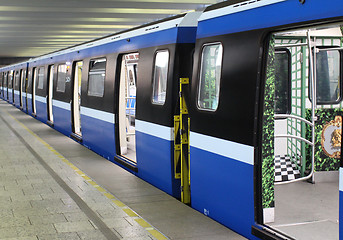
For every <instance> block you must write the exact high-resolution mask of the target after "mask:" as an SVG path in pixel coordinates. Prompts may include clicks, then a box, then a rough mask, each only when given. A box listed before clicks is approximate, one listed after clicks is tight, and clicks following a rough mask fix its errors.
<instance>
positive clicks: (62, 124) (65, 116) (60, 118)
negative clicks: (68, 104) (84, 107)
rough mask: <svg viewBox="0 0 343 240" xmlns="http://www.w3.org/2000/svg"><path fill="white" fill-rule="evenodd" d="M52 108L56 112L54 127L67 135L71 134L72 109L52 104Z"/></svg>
mask: <svg viewBox="0 0 343 240" xmlns="http://www.w3.org/2000/svg"><path fill="white" fill-rule="evenodd" d="M52 110H53V113H54V128H55V129H56V130H57V131H59V132H61V133H63V134H64V135H66V136H70V134H71V131H72V130H71V124H70V123H71V116H70V110H66V109H64V108H60V107H57V106H54V105H53V106H52Z"/></svg>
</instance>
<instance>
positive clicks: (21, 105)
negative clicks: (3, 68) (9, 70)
mask: <svg viewBox="0 0 343 240" xmlns="http://www.w3.org/2000/svg"><path fill="white" fill-rule="evenodd" d="M24 71H25V70H20V81H19V107H20V108H21V109H23V83H25V80H24Z"/></svg>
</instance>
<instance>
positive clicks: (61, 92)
mask: <svg viewBox="0 0 343 240" xmlns="http://www.w3.org/2000/svg"><path fill="white" fill-rule="evenodd" d="M63 65H64V66H66V71H65V74H66V75H65V79H64V90H63V91H61V90H59V89H58V75H59V67H60V66H63ZM54 66H55V65H54ZM67 67H68V64H67V63H65V62H64V63H59V64H57V68H56V70H54V71H56V93H60V94H64V93H65V92H66V86H67V78H68V71H67Z"/></svg>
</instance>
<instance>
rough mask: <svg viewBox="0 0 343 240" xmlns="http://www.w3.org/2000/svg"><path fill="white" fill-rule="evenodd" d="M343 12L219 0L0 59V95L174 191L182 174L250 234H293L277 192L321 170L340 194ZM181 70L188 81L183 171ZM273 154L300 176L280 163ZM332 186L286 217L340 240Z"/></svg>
mask: <svg viewBox="0 0 343 240" xmlns="http://www.w3.org/2000/svg"><path fill="white" fill-rule="evenodd" d="M342 13H343V4H342V2H341V1H339V0H332V1H330V3H323V2H322V1H320V0H313V1H299V0H272V1H269V0H252V1H242V0H234V1H228V2H222V3H219V4H216V5H213V6H210V7H208V8H207V9H206V10H205V11H204V12H203V13H200V12H195V13H188V14H184V15H180V16H176V17H172V18H168V19H165V20H161V21H158V22H155V23H151V24H147V25H144V26H141V27H137V28H135V29H132V30H128V31H125V32H122V33H118V34H115V35H112V36H108V37H105V38H102V39H99V40H95V41H92V42H89V43H85V44H81V45H78V46H75V47H72V48H68V49H65V50H61V51H58V52H55V53H51V54H48V55H44V56H41V57H38V58H34V59H31V60H30V61H29V62H28V63H22V64H17V65H12V66H8V67H4V68H1V69H0V72H1V86H0V87H1V98H2V99H4V100H6V101H8V102H9V103H14V104H15V106H17V107H18V108H22V110H23V111H24V112H27V113H28V114H30V115H33V116H34V117H36V118H37V119H38V120H40V121H42V122H44V123H47V124H49V125H50V126H51V127H53V128H54V129H56V130H57V131H60V132H61V133H63V134H65V135H67V136H70V137H71V138H73V139H74V140H76V141H78V142H80V144H82V145H84V146H86V147H88V148H90V149H92V150H93V151H95V152H96V153H98V154H100V155H101V156H103V157H105V158H107V159H108V160H110V161H113V162H115V163H116V164H119V165H120V166H122V167H123V168H125V169H127V170H128V171H130V172H131V173H133V174H136V175H137V176H139V177H140V178H142V179H144V180H146V181H148V182H149V183H151V184H153V185H155V186H156V187H158V188H160V189H162V190H163V191H165V192H167V193H168V194H170V195H172V196H174V197H176V198H180V197H181V199H182V201H184V199H185V198H184V195H183V194H185V192H184V191H185V190H184V189H185V186H184V185H182V184H183V183H182V181H183V180H182V177H181V180H180V177H179V175H182V176H186V178H187V179H186V181H185V182H188V183H190V186H187V188H190V189H189V192H188V194H189V196H188V199H189V202H187V201H185V202H186V203H188V204H190V205H191V206H192V207H193V208H195V209H196V210H198V211H199V212H202V213H203V214H205V215H207V216H208V217H211V218H213V219H215V220H216V221H218V222H220V223H222V224H224V225H225V226H227V227H229V228H231V229H233V230H234V231H236V232H238V233H240V234H242V235H243V236H245V237H247V238H249V239H257V238H262V239H264V238H268V239H287V238H289V236H293V237H294V238H301V237H302V236H301V233H300V232H301V231H297V230H294V229H293V228H292V226H298V225H297V224H296V222H292V221H294V219H292V220H289V219H287V217H288V216H289V215H287V214H285V213H284V212H283V210H284V205H285V202H284V201H283V199H282V198H284V195H282V192H287V194H288V195H287V197H289V198H291V199H293V200H294V199H296V198H297V197H299V196H297V195H296V193H297V191H298V192H303V193H304V200H303V201H304V202H306V201H307V202H309V200H308V199H309V198H310V197H311V196H313V195H315V196H320V194H321V193H318V192H317V190H316V187H313V186H314V185H316V186H318V187H317V188H318V189H319V188H320V186H322V185H321V182H320V179H324V178H325V179H329V178H330V179H331V180H332V179H333V180H332V181H331V182H334V184H329V185H325V186H327V189H333V192H335V190H337V191H336V192H337V193H338V189H335V187H332V186H334V185H335V184H336V183H337V184H338V178H339V179H340V181H339V182H340V184H339V190H340V191H339V196H340V199H342V194H343V193H342V191H343V186H342V183H341V182H342V179H343V176H342V172H343V170H342V169H341V168H340V166H341V165H340V164H341V163H340V152H341V151H340V148H341V144H340V141H341V140H340V139H341V138H339V136H340V132H339V131H340V129H341V125H342V119H341V118H339V116H340V115H341V113H342V103H341V101H342V96H343V92H342V89H343V77H342V75H343V74H342V72H343V50H342V39H343V38H342V29H343V28H342V25H343V16H342ZM180 78H182V79H185V78H188V79H190V84H189V92H188V90H187V94H186V100H185V102H187V104H188V110H189V111H186V112H187V114H189V118H190V134H189V135H190V136H189V142H187V144H189V159H188V160H187V161H188V162H187V161H186V165H187V166H188V168H186V170H182V168H181V170H180V171H181V173H180V172H177V171H179V170H176V169H178V165H177V161H176V160H175V159H176V157H175V156H176V155H177V154H176V153H177V150H176V149H177V147H174V144H175V142H176V138H179V137H178V135H177V134H175V132H177V131H179V130H176V129H175V126H176V125H175V124H176V122H177V121H176V120H175V119H177V118H174V115H178V113H177V112H178V111H181V110H180V109H179V108H181V105H182V104H183V100H182V99H183V98H181V99H179V96H180V95H181V94H180V92H181V91H182V90H181V89H182V81H183V80H181V87H180V85H179V84H180V83H179V79H180ZM187 81H188V80H187ZM187 81H185V82H187ZM180 102H181V104H180ZM179 106H180V107H179ZM174 131H175V132H174ZM283 131H285V133H283ZM280 132H282V134H280ZM183 134H185V132H182V130H181V131H180V135H183ZM325 138H326V139H330V140H329V141H326V142H325ZM323 139H324V140H323ZM186 152H187V151H186ZM186 155H188V154H186ZM280 158H283V159H286V158H287V159H289V160H290V162H291V163H290V164H291V166H294V168H293V167H292V171H298V172H297V173H296V174H297V175H296V176H293V178H291V177H289V176H288V175H287V179H285V178H286V176H284V175H282V173H280V172H278V170H277V169H278V167H279V165H277V162H278V161H279V159H280ZM292 164H293V165H292ZM182 171H184V172H182ZM185 171H186V172H185ZM176 172H177V173H176ZM279 173H280V176H281V175H282V177H280V176H279ZM178 174H179V175H178ZM338 175H339V176H338ZM323 176H324V177H323ZM315 179H316V181H317V183H315ZM301 180H304V181H301ZM305 180H307V181H310V182H311V183H307V182H305ZM324 182H325V181H324ZM326 182H327V181H326ZM329 182H330V181H329ZM285 183H287V185H286V184H285ZM304 183H305V184H304ZM313 183H315V184H313ZM306 184H308V185H306ZM325 184H327V183H325ZM288 186H289V187H288ZM311 186H312V187H311ZM295 189H297V190H295ZM311 194H312V195H311ZM330 194H332V196H331V195H330ZM330 194H329V195H330V196H329V199H330V201H329V202H330V204H331V205H332V206H334V207H332V208H333V209H332V211H326V210H323V211H324V212H325V214H317V213H316V212H314V211H312V210H313V209H316V208H317V209H318V207H317V206H316V205H315V204H317V203H315V202H316V201H313V203H312V201H310V202H311V204H310V203H308V204H305V205H306V207H307V208H306V209H307V210H306V212H305V210H302V209H305V208H304V207H302V208H296V210H294V209H293V210H294V211H297V213H294V214H290V215H292V216H293V217H294V218H295V219H297V218H298V219H302V221H303V223H304V225H305V223H306V224H308V223H311V224H312V223H313V224H314V225H311V224H310V225H308V226H315V228H316V229H321V230H320V231H321V234H323V236H330V237H332V238H338V232H339V231H340V232H341V236H342V234H343V233H342V229H343V227H342V224H340V225H341V226H340V225H339V223H337V221H338V219H340V220H341V221H339V222H342V221H343V220H342V217H343V214H339V209H338V205H339V206H343V205H342V204H343V201H342V200H339V197H338V194H336V195H335V193H332V192H330ZM326 195H328V194H326ZM285 199H286V198H285ZM318 199H319V200H318V201H320V197H318ZM331 200H332V201H331ZM322 201H324V200H322ZM325 201H326V200H325ZM325 204H327V205H329V204H328V203H325ZM325 204H324V206H323V208H325V207H326V206H327V205H325ZM297 206H298V205H297ZM301 206H303V205H301ZM342 208H343V207H342ZM293 210H292V211H293ZM311 214H312V215H311ZM310 215H311V216H310ZM318 215H321V216H322V215H323V216H326V217H327V218H325V219H319V218H318ZM313 216H314V217H313ZM328 219H329V220H330V221H329V220H328ZM336 220H337V221H336ZM287 221H288V222H287ZM335 221H336V222H335ZM285 222H287V224H285ZM316 224H319V225H316ZM320 224H322V225H320ZM326 224H327V225H326ZM328 226H329V227H328ZM309 229H310V230H307V233H306V234H309V235H310V234H312V233H313V232H311V228H309ZM328 229H331V230H332V231H331V230H330V232H329V231H328ZM299 234H300V235H299ZM330 234H331V235H330Z"/></svg>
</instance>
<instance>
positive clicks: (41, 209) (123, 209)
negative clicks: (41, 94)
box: [0, 100, 245, 240]
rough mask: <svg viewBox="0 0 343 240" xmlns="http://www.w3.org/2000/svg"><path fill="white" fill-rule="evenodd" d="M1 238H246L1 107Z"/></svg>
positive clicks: (17, 112)
mask: <svg viewBox="0 0 343 240" xmlns="http://www.w3.org/2000/svg"><path fill="white" fill-rule="evenodd" d="M0 218H1V221H0V239H7V240H9V239H16V240H20V239H25V240H43V239H48V240H54V239H68V240H73V239H92V240H94V239H96V240H102V239H113V240H115V239H130V240H138V239H143V240H151V239H158V240H160V239H183V240H187V239H189V240H191V239H194V240H195V239H197V240H205V239H206V240H222V239H223V240H224V239H237V240H239V239H245V238H243V237H241V236H240V235H238V234H236V233H234V232H233V231H231V230H229V229H227V228H226V227H224V226H222V225H221V224H219V223H217V222H215V221H213V220H211V219H210V218H208V217H206V216H204V215H203V214H201V213H199V212H197V211H195V210H193V209H192V208H190V207H188V206H186V205H184V204H182V203H181V202H179V201H178V200H176V199H174V198H173V197H171V196H169V195H167V194H165V193H164V192H162V191H160V190H159V189H156V188H155V187H153V186H151V185H150V184H148V183H146V182H145V181H143V180H141V179H139V178H137V177H135V176H134V175H132V174H130V173H128V172H127V171H125V170H124V169H122V168H120V167H118V166H117V165H115V164H113V163H111V162H110V161H108V160H106V159H104V158H102V157H100V156H99V155H97V154H95V153H94V152H92V151H90V150H88V149H87V148H85V147H83V146H81V145H80V144H78V143H76V142H75V141H73V140H72V139H70V138H68V137H66V136H64V135H62V134H60V133H59V132H57V131H55V130H53V129H52V128H50V127H49V126H47V125H45V124H43V123H41V122H39V121H37V120H36V119H34V118H32V117H30V116H28V115H26V114H25V113H23V112H21V111H20V110H19V109H17V108H15V107H14V106H12V105H10V104H8V103H7V102H5V101H3V100H0Z"/></svg>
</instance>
